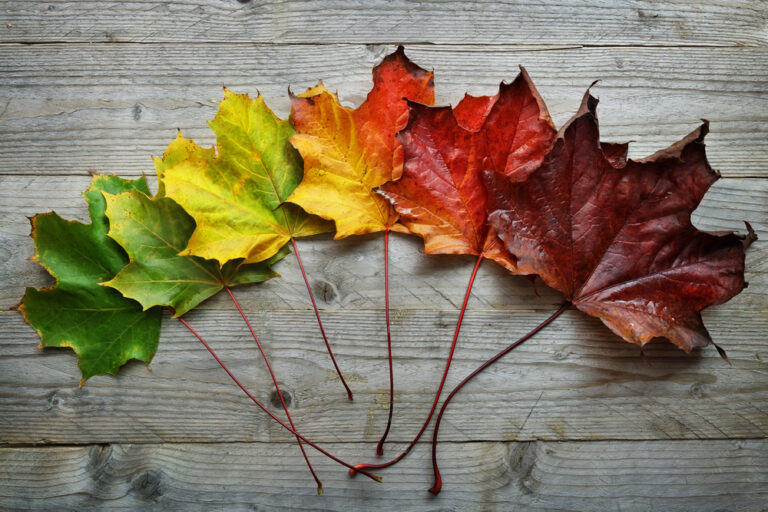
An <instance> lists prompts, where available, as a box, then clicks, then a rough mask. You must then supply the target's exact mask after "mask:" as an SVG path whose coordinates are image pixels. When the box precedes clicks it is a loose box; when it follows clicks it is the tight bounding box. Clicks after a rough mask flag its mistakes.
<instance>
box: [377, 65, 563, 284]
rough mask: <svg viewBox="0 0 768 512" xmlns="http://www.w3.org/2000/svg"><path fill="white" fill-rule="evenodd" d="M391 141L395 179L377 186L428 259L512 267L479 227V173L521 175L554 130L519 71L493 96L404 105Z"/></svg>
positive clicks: (482, 218) (482, 197) (482, 208)
mask: <svg viewBox="0 0 768 512" xmlns="http://www.w3.org/2000/svg"><path fill="white" fill-rule="evenodd" d="M408 105H409V116H408V124H407V126H406V127H405V129H403V130H402V131H401V132H400V133H399V134H398V139H399V140H400V142H401V143H402V145H403V149H404V152H405V165H404V169H403V175H402V177H401V178H400V179H399V180H397V181H393V182H390V183H387V184H385V185H383V186H382V187H381V191H382V192H383V193H384V194H385V195H386V196H387V197H389V198H390V199H391V200H392V202H393V204H394V206H395V209H396V210H397V212H398V213H399V214H400V221H401V222H402V223H403V224H404V225H405V226H407V227H408V229H409V230H410V231H411V232H412V233H415V234H418V235H419V236H421V237H422V238H424V251H425V252H426V253H428V254H474V255H478V256H479V255H483V256H485V257H487V258H491V259H493V260H495V261H497V262H498V263H500V264H501V265H504V266H505V267H507V268H509V269H510V270H513V269H514V266H515V265H514V260H513V259H512V258H510V256H509V254H508V253H507V252H506V251H505V250H504V248H503V247H501V244H499V243H498V239H497V237H496V235H495V233H493V232H492V231H491V230H489V229H488V224H487V222H486V195H487V194H486V191H485V187H484V186H483V183H482V175H481V174H482V171H484V170H488V169H492V170H494V171H497V172H500V173H504V174H505V175H507V176H517V177H519V178H522V177H524V176H526V175H527V174H528V173H530V172H531V171H533V170H534V169H535V168H536V167H537V166H538V165H539V164H540V163H541V161H542V159H543V158H544V155H545V154H546V151H547V149H548V148H549V146H550V145H551V143H552V140H553V139H554V136H555V133H556V131H555V128H554V125H553V124H552V121H551V119H550V117H549V113H548V112H547V108H546V106H545V105H544V102H543V100H542V99H541V96H540V95H539V93H538V91H536V88H535V87H534V85H533V83H532V82H531V79H530V77H529V76H528V74H527V73H526V72H525V70H524V69H522V70H521V72H520V74H519V75H518V76H517V78H516V79H515V80H514V81H513V82H512V83H511V84H504V83H502V84H501V85H500V86H499V92H498V94H496V95H495V96H480V97H473V96H469V95H467V96H465V97H464V99H463V100H462V101H461V102H460V103H459V104H458V105H457V106H456V108H454V109H451V107H429V106H426V105H422V104H420V103H416V102H410V101H409V102H408Z"/></svg>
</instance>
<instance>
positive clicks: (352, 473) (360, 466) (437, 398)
mask: <svg viewBox="0 0 768 512" xmlns="http://www.w3.org/2000/svg"><path fill="white" fill-rule="evenodd" d="M484 257H485V256H484V255H483V253H480V255H479V256H478V257H477V261H476V262H475V267H474V268H473V269H472V275H471V276H470V278H469V284H468V285H467V291H466V293H465V294H464V302H463V303H462V305H461V312H460V313H459V319H458V321H457V322H456V332H455V333H454V334H453V341H452V342H451V350H450V351H449V352H448V359H447V360H446V361H445V370H443V377H442V379H441V380H440V386H439V387H438V388H437V393H435V400H434V402H433V403H432V409H430V411H429V415H428V416H427V419H426V420H425V421H424V425H422V426H421V430H419V433H418V434H416V437H415V438H414V439H413V441H411V444H409V445H408V447H407V448H406V449H405V450H404V451H403V452H402V453H401V454H400V455H398V456H397V457H395V458H394V459H392V460H390V461H389V462H383V463H381V464H356V465H355V467H354V468H352V469H351V470H350V471H349V474H350V476H355V472H356V471H357V470H360V469H382V468H386V467H389V466H392V465H393V464H397V463H398V462H399V461H401V460H402V459H403V458H404V457H405V456H406V455H408V453H409V452H410V451H411V450H412V449H413V447H414V446H415V445H416V443H417V442H418V441H419V439H420V438H421V436H422V434H424V431H425V430H427V427H428V426H429V422H430V420H431V419H432V415H433V414H434V413H435V409H436V408H437V403H438V402H439V401H440V393H442V391H443V386H445V379H446V378H447V377H448V370H449V369H450V367H451V361H452V360H453V353H454V351H455V350H456V341H457V340H458V339H459V332H460V331H461V322H462V320H464V312H465V311H466V309H467V303H468V302H469V296H470V295H471V293H472V285H473V284H474V283H475V277H476V276H477V269H478V268H479V267H480V263H482V261H483V258H484Z"/></svg>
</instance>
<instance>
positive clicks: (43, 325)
mask: <svg viewBox="0 0 768 512" xmlns="http://www.w3.org/2000/svg"><path fill="white" fill-rule="evenodd" d="M128 190H137V191H142V192H148V190H147V184H146V181H145V179H144V177H141V178H139V179H137V180H133V181H129V180H124V179H121V178H118V177H116V176H96V177H94V178H93V180H92V181H91V184H90V186H89V187H88V189H87V190H86V192H85V194H84V196H85V199H86V201H87V203H88V210H89V213H90V217H91V224H83V223H80V222H75V221H68V220H65V219H62V218H61V217H59V216H58V215H57V214H56V213H55V212H50V213H45V214H40V215H36V216H35V217H33V218H32V237H33V239H34V242H35V256H34V257H33V259H34V261H37V262H38V263H40V264H41V265H42V266H43V267H45V269H46V270H47V271H48V272H49V273H50V274H51V275H52V276H53V277H54V278H55V279H56V284H55V285H54V286H53V287H52V288H48V289H43V290H36V289H34V288H27V290H26V293H25V294H24V298H23V299H22V301H21V303H19V305H18V306H17V308H18V310H19V311H20V312H21V313H22V314H23V315H24V318H25V319H26V321H27V322H28V323H29V324H30V325H31V326H32V327H34V328H35V329H36V330H37V332H38V334H39V335H40V338H41V340H42V342H41V344H40V346H42V347H69V348H71V349H72V350H74V351H75V353H77V355H78V358H79V363H78V366H79V368H80V372H81V373H82V381H81V383H80V385H82V384H83V383H84V382H85V381H86V380H88V379H89V378H90V377H92V376H94V375H99V374H103V373H111V374H115V373H117V370H118V369H119V368H120V367H121V366H122V365H123V364H125V363H126V362H127V361H128V360H130V359H139V360H141V361H143V362H145V363H146V364H149V362H150V361H151V360H152V357H153V356H154V354H155V351H156V350H157V343H158V338H159V335H160V320H161V318H162V317H161V314H160V309H159V308H151V309H149V310H147V311H142V307H141V305H140V304H139V303H138V302H135V301H133V300H131V299H127V298H125V297H123V296H122V295H120V293H118V292H117V291H115V290H112V289H110V288H106V287H103V286H100V284H102V283H103V282H104V281H106V280H108V279H111V278H112V277H114V275H115V274H116V273H117V272H119V271H120V269H122V268H123V266H124V265H125V264H126V263H127V262H128V258H127V257H126V255H125V253H124V252H123V250H122V249H121V248H120V246H119V245H117V243H115V242H114V241H113V240H111V239H110V238H109V237H108V236H107V230H108V219H107V217H106V216H105V215H104V209H105V201H104V197H103V196H102V192H109V193H119V192H124V191H128Z"/></svg>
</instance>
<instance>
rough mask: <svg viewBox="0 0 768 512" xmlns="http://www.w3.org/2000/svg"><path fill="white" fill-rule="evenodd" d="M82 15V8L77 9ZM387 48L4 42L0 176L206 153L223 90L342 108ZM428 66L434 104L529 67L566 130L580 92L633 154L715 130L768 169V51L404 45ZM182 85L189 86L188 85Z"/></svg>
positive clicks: (729, 163) (743, 163) (756, 166)
mask: <svg viewBox="0 0 768 512" xmlns="http://www.w3.org/2000/svg"><path fill="white" fill-rule="evenodd" d="M76 5H80V4H76ZM392 48H393V46H391V45H360V44H346V45H330V46H329V45H316V46H312V45H302V46H273V45H251V44H238V45H234V46H233V45H207V46H200V45H188V44H178V43H177V44H125V45H124V44H111V45H57V44H54V45H31V46H30V45H1V46H0V138H1V139H2V140H3V141H4V142H5V143H4V144H2V145H0V173H6V174H45V175H52V174H79V175H82V174H84V173H85V171H86V170H88V169H98V170H100V171H102V172H112V173H119V174H139V173H141V172H149V171H151V170H152V163H151V160H150V159H149V156H150V155H159V154H162V152H163V150H164V149H165V147H166V146H167V144H168V142H170V141H171V140H172V139H173V138H174V137H175V135H176V129H177V128H181V129H182V130H183V132H184V134H185V135H186V136H188V137H191V138H194V139H195V140H197V141H198V142H199V143H201V144H212V143H213V142H214V140H213V137H212V133H211V132H210V130H209V129H208V127H207V125H206V120H208V119H212V118H213V115H214V114H215V108H216V104H217V103H218V101H219V100H220V99H221V97H222V91H221V86H222V85H223V84H225V85H227V86H228V87H230V88H232V89H233V90H236V91H243V92H250V93H253V94H255V93H256V92H257V90H260V91H261V92H262V94H264V95H265V97H266V99H267V101H268V103H269V104H270V105H271V106H272V107H273V108H274V109H275V110H276V112H278V114H280V115H282V116H286V115H287V114H288V111H289V101H288V95H287V87H288V86H289V85H290V86H291V87H292V88H293V90H295V91H301V90H303V89H304V88H305V87H308V86H310V85H314V83H315V82H316V81H317V80H318V79H320V78H322V79H323V80H324V81H325V83H326V84H327V85H328V87H330V88H331V89H337V90H338V91H339V94H340V97H341V99H342V101H343V102H344V103H345V104H347V105H351V106H354V105H357V104H359V103H360V102H361V101H362V100H363V99H364V98H365V95H366V94H367V92H368V90H369V89H370V82H371V67H372V66H373V65H374V64H375V63H376V62H378V61H379V60H380V59H381V58H382V57H383V56H384V55H385V54H386V53H387V52H389V51H391V50H392ZM407 52H408V54H409V55H410V56H411V57H412V58H413V59H414V60H415V61H416V62H418V63H420V64H421V65H423V66H424V67H426V68H434V70H435V74H436V90H437V96H438V98H437V99H438V103H456V102H457V101H458V100H459V99H461V97H462V96H463V95H464V93H465V92H467V91H468V92H470V93H472V94H476V95H477V94H493V93H495V92H496V90H497V88H498V84H499V82H500V81H501V80H507V81H510V80H512V79H513V78H514V77H515V75H516V74H517V73H518V64H522V65H524V66H526V68H527V69H528V71H529V72H530V74H531V76H532V77H533V79H534V81H535V82H536V84H537V86H538V88H539V89H540V91H541V93H542V94H543V96H544V98H545V100H546V101H547V104H548V106H549V109H550V111H551V113H552V116H553V119H554V120H555V122H556V123H557V124H558V125H560V124H562V123H563V122H565V121H566V120H567V119H568V118H569V117H570V116H571V115H572V113H573V112H574V111H575V109H576V108H577V107H578V104H579V102H580V100H581V97H582V95H583V94H584V91H585V90H586V88H587V87H588V86H589V84H591V83H592V82H593V81H594V80H598V79H599V80H601V82H600V83H598V84H597V86H595V88H594V89H593V92H594V93H595V94H596V95H597V96H599V97H600V100H601V103H600V108H599V113H600V119H601V121H600V125H601V129H602V133H603V137H604V138H605V139H606V140H621V141H623V140H633V141H635V142H634V143H633V145H632V149H631V154H630V156H633V157H642V156H645V155H647V154H650V153H653V152H655V151H656V150H658V149H660V148H662V147H666V146H668V145H669V144H671V143H672V142H674V141H676V140H678V139H680V138H681V137H682V136H683V135H685V134H687V133H688V132H690V131H691V130H693V129H694V128H695V127H696V126H697V125H698V124H699V123H700V119H701V118H707V119H709V120H710V121H711V123H712V124H711V129H712V133H711V134H710V135H709V136H708V138H707V144H708V147H709V154H710V159H711V162H712V165H713V166H714V167H715V168H717V169H720V170H721V172H722V173H723V175H724V176H729V177H737V176H742V177H748V176H760V177H765V176H766V173H767V172H768V171H766V169H768V128H766V127H767V126H768V64H766V63H767V62H768V48H766V47H760V48H676V49H674V50H669V49H665V48H642V47H631V48H622V47H611V48H565V49H563V48H558V47H541V48H533V49H527V48H520V47H515V46H500V47H497V48H494V49H493V50H492V51H491V50H488V49H487V48H485V47H478V46H471V45H462V46H448V47H446V46H433V45H409V46H408V47H407ZM190 77H194V79H192V80H190Z"/></svg>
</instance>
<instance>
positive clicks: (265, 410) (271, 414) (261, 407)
mask: <svg viewBox="0 0 768 512" xmlns="http://www.w3.org/2000/svg"><path fill="white" fill-rule="evenodd" d="M178 319H179V322H181V323H182V324H184V325H185V326H186V327H187V329H189V330H190V331H191V332H192V334H194V335H195V337H196V338H197V339H198V340H200V343H202V344H203V346H204V347H205V348H206V349H207V350H208V352H210V354H211V355H212V356H213V358H214V359H215V360H216V362H217V363H219V366H221V367H222V368H223V369H224V371H225V372H227V375H229V377H230V378H231V379H232V380H233V381H234V383H235V384H237V386H238V387H239V388H240V389H241V390H243V393H245V394H246V395H247V396H248V398H250V399H251V401H253V403H255V404H256V405H257V406H258V407H259V408H260V409H261V410H262V411H264V412H265V413H267V414H268V415H269V417H270V418H272V419H273V420H275V421H276V422H277V423H278V424H279V425H280V426H281V427H283V428H284V429H286V430H287V431H288V432H290V433H291V434H293V435H295V436H296V437H298V438H299V439H301V440H302V441H304V442H305V443H307V444H308V445H309V446H311V447H312V448H314V449H315V450H317V451H319V452H320V453H322V454H323V455H325V456H326V457H328V458H330V459H331V460H333V461H335V462H338V463H339V464H341V465H342V466H345V467H348V468H350V470H352V469H355V467H354V466H352V464H348V463H346V462H344V461H343V460H341V459H339V458H338V457H336V456H335V455H332V454H331V453H329V452H327V451H325V450H324V449H322V448H320V447H319V446H318V445H316V444H315V443H313V442H312V441H310V440H309V439H307V438H306V437H304V436H302V435H301V434H299V433H298V432H296V430H294V429H293V428H291V427H289V426H288V425H286V424H285V423H284V422H283V421H282V420H280V418H278V417H277V416H275V415H274V414H273V413H272V411H270V410H269V409H267V408H266V407H265V406H264V404H262V403H261V402H259V401H258V399H257V398H256V397H255V396H253V395H252V394H251V392H250V391H248V390H247V389H246V388H245V386H243V385H242V384H241V383H240V381H239V380H237V377H235V375H234V374H233V373H232V372H231V371H230V370H229V368H227V366H226V365H225V364H224V362H223V361H222V360H221V359H219V356H217V355H216V353H215V352H214V351H213V349H212V348H211V347H210V345H208V343H206V342H205V340H204V339H203V338H202V337H201V336H200V335H199V334H198V333H197V331H195V330H194V329H193V328H192V326H191V325H189V324H188V323H187V321H186V320H184V319H183V318H181V317H178ZM360 472H361V473H363V474H364V475H365V476H367V477H368V478H370V479H371V480H376V481H377V482H381V477H380V476H377V475H374V474H373V473H369V472H366V471H360Z"/></svg>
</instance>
